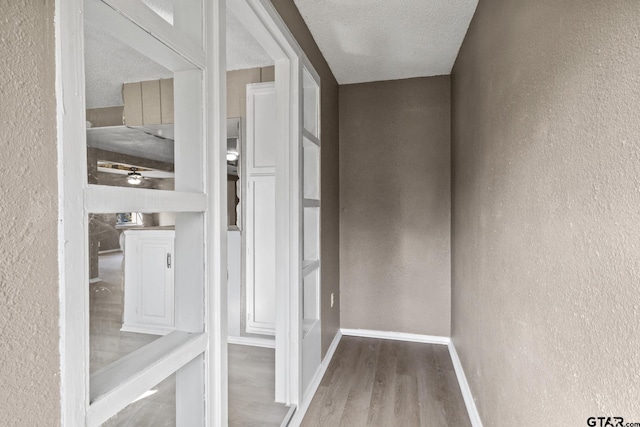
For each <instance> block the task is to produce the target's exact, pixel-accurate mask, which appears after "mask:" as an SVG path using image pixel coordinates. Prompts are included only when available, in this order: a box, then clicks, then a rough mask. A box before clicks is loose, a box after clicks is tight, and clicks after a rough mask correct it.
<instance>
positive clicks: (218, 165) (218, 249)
mask: <svg viewBox="0 0 640 427" xmlns="http://www.w3.org/2000/svg"><path fill="white" fill-rule="evenodd" d="M231 3H234V2H231ZM204 7H205V22H206V23H207V24H206V25H205V51H206V58H207V70H206V72H205V87H206V90H207V93H206V104H207V106H208V109H207V114H208V120H207V126H206V132H207V133H206V136H207V141H209V143H208V144H207V145H206V147H205V158H206V162H207V165H208V167H207V168H206V173H205V183H206V184H205V191H206V193H207V194H208V196H209V197H208V210H207V213H206V214H205V225H206V230H207V233H206V236H207V241H206V242H205V243H206V247H207V250H206V254H205V256H206V257H207V258H206V259H207V261H208V262H207V263H206V265H207V268H206V283H207V285H206V287H205V304H206V305H207V307H208V308H209V310H208V312H207V316H206V318H205V330H206V331H208V333H209V348H208V350H207V352H206V354H205V359H206V361H205V375H206V377H207V380H206V382H205V395H206V405H205V412H206V414H205V417H206V423H205V425H206V426H210V427H224V426H226V425H227V424H228V364H227V348H228V346H227V301H228V300H227V167H226V164H227V103H226V99H227V95H226V93H227V71H226V70H227V65H226V54H225V52H226V41H225V39H226V31H227V25H226V23H227V18H226V10H227V6H226V1H225V0H212V1H205V2H204Z"/></svg>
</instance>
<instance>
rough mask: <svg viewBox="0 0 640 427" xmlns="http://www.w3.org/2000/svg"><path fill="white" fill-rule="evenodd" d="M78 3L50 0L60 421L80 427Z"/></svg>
mask: <svg viewBox="0 0 640 427" xmlns="http://www.w3.org/2000/svg"><path fill="white" fill-rule="evenodd" d="M83 10H84V2H83V1H82V0H55V11H54V14H55V16H54V26H55V36H56V37H55V49H56V107H57V108H56V111H57V130H58V132H57V145H58V153H57V154H58V162H57V163H58V269H59V283H60V285H59V309H60V320H59V323H58V324H59V328H60V344H59V349H60V424H61V425H62V426H81V425H84V423H85V417H86V411H87V408H88V406H89V391H88V390H89V332H88V328H89V326H88V325H89V307H88V304H85V301H88V300H89V295H88V293H89V287H88V286H87V282H88V281H89V261H88V255H87V253H88V252H87V249H86V248H88V246H89V241H88V240H89V239H88V229H89V227H88V220H87V215H86V213H85V210H84V203H83V198H82V194H83V189H84V187H85V186H86V185H87V169H86V164H87V155H86V127H85V125H84V123H85V109H84V105H85V103H84V96H85V86H84V45H83V37H82V36H83V33H84V22H83V19H84V13H83Z"/></svg>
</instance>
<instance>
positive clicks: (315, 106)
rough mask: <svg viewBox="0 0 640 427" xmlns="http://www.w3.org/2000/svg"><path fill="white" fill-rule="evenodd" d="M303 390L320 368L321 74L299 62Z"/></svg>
mask: <svg viewBox="0 0 640 427" xmlns="http://www.w3.org/2000/svg"><path fill="white" fill-rule="evenodd" d="M302 106H303V108H302V122H303V130H302V141H301V150H300V151H301V154H302V162H301V164H302V173H301V180H302V182H301V185H300V187H301V190H302V206H301V211H302V215H301V219H302V283H301V292H300V293H301V299H302V310H300V311H301V325H302V331H301V333H302V359H301V361H302V390H303V393H304V395H305V396H306V395H307V394H308V393H310V390H309V387H310V385H311V382H312V380H313V378H314V376H315V375H316V374H317V372H318V370H319V369H320V363H321V358H320V353H321V323H320V284H321V277H320V265H321V259H320V206H321V201H320V190H321V189H320V78H319V76H318V75H317V73H316V72H315V70H313V67H312V66H311V64H310V63H309V62H308V60H306V58H305V61H304V62H303V66H302Z"/></svg>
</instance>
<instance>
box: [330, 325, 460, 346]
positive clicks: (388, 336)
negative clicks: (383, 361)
mask: <svg viewBox="0 0 640 427" xmlns="http://www.w3.org/2000/svg"><path fill="white" fill-rule="evenodd" d="M340 331H341V332H342V335H346V336H351V337H364V338H378V339H383V340H395V341H410V342H421V343H426V344H440V345H448V344H449V343H450V342H451V338H449V337H440V336H436V335H420V334H407V333H404V332H387V331H372V330H370V329H344V328H343V329H340Z"/></svg>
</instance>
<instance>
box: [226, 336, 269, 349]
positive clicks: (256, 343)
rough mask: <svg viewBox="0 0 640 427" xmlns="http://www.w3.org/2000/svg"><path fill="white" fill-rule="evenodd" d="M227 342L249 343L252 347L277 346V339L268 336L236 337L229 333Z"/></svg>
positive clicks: (236, 343)
mask: <svg viewBox="0 0 640 427" xmlns="http://www.w3.org/2000/svg"><path fill="white" fill-rule="evenodd" d="M227 343H228V344H235V345H248V346H251V347H262V348H276V340H275V339H268V338H253V337H234V336H231V335H229V336H228V337H227Z"/></svg>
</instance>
